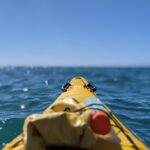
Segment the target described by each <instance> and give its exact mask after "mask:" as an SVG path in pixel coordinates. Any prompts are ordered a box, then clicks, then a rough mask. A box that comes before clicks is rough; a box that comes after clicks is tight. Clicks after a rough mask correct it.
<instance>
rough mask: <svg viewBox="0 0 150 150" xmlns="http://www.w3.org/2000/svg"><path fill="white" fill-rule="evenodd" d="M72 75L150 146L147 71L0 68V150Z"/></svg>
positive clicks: (42, 108) (53, 97) (43, 107)
mask: <svg viewBox="0 0 150 150" xmlns="http://www.w3.org/2000/svg"><path fill="white" fill-rule="evenodd" d="M74 76H84V77H86V78H87V79H88V80H89V81H90V82H91V83H93V84H94V85H95V86H96V87H97V94H98V96H100V98H101V100H102V101H104V102H105V103H106V104H107V105H108V106H110V108H111V109H112V110H113V112H114V113H115V114H116V115H117V116H119V118H120V119H121V120H122V121H123V122H124V123H125V124H126V125H127V126H128V127H129V128H130V129H131V130H132V131H133V132H134V133H135V134H136V135H137V136H139V137H140V138H141V139H142V140H143V141H144V142H145V143H147V144H148V145H150V130H149V129H150V128H149V124H150V92H149V91H150V69H149V68H147V69H146V68H145V69H141V68H132V69H131V68H124V69H123V68H98V67H96V68H88V67H87V68H71V67H70V68H60V67H45V68H42V67H13V68H9V67H8V68H7V67H6V68H5V67H4V68H0V135H1V136H0V149H1V147H2V144H3V143H7V142H9V141H10V140H11V139H12V138H14V137H15V136H17V135H18V134H19V133H20V132H21V131H22V125H23V121H24V118H25V117H26V116H28V115H30V114H32V113H40V112H42V111H43V110H44V109H45V108H46V107H47V106H48V105H49V104H50V103H52V102H53V101H54V100H55V99H56V97H57V96H58V95H59V93H60V92H61V86H62V85H64V84H65V83H66V82H68V80H70V79H71V78H72V77H74Z"/></svg>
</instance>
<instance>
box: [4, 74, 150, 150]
mask: <svg viewBox="0 0 150 150" xmlns="http://www.w3.org/2000/svg"><path fill="white" fill-rule="evenodd" d="M69 98H73V99H75V101H76V102H77V103H78V104H79V108H83V107H85V101H86V100H87V99H96V100H97V99H98V97H97V96H96V94H95V93H94V92H93V90H91V88H90V86H88V82H87V81H86V80H85V79H84V78H82V77H75V78H73V79H72V80H71V82H70V83H69V84H67V86H66V87H65V89H64V92H62V94H61V95H60V96H59V97H58V98H57V99H56V100H55V101H54V103H53V104H52V105H50V106H49V107H48V108H47V109H46V110H45V111H44V112H43V113H45V114H46V113H50V112H51V110H52V109H53V108H54V106H55V105H56V104H58V103H59V102H61V101H62V100H64V99H69ZM98 100H99V101H100V103H101V104H102V105H103V106H104V108H105V109H106V110H107V112H109V113H110V114H111V116H110V122H111V128H112V131H113V132H112V133H111V135H110V134H109V135H99V141H98V142H97V143H96V145H95V146H94V147H93V148H92V149H97V150H98V149H99V148H101V149H107V150H109V149H111V150H148V149H149V148H148V147H147V146H146V145H145V144H144V143H143V142H142V141H141V140H139V139H138V138H137V137H136V136H135V135H134V134H133V133H132V132H131V131H130V130H129V129H128V128H127V127H125V125H124V124H123V123H122V122H121V121H120V120H119V119H118V118H117V117H116V116H115V115H114V113H113V112H112V110H111V109H110V108H109V107H108V106H106V105H105V104H104V103H103V102H102V101H101V100H100V99H98ZM57 109H60V111H61V109H62V107H60V108H57ZM63 109H64V108H63ZM62 111H63V110H62ZM3 150H24V142H23V139H22V134H21V135H19V136H18V137H17V138H15V139H14V140H13V141H12V142H10V143H9V144H8V145H7V146H6V147H4V148H3Z"/></svg>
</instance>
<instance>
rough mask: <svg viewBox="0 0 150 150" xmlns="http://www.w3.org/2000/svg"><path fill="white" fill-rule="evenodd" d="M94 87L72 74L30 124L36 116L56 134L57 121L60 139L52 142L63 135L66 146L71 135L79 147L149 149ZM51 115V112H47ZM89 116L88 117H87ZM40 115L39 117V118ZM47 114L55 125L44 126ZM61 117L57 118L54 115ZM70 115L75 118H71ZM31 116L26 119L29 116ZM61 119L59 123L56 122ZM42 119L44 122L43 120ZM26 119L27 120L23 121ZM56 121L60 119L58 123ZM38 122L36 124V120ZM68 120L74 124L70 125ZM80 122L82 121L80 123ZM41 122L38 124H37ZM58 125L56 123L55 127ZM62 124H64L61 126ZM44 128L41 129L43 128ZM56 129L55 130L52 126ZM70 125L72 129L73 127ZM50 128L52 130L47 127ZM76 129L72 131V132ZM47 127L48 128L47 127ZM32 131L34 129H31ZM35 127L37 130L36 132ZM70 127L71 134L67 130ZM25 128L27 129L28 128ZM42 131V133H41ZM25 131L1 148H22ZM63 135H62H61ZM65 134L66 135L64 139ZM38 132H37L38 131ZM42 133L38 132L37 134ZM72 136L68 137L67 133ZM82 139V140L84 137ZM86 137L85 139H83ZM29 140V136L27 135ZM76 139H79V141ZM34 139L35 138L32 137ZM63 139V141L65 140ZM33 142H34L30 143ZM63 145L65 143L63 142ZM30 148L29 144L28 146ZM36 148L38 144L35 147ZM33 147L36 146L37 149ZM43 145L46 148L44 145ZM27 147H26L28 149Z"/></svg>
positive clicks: (16, 149) (112, 149) (23, 146)
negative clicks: (81, 133)
mask: <svg viewBox="0 0 150 150" xmlns="http://www.w3.org/2000/svg"><path fill="white" fill-rule="evenodd" d="M95 90H96V88H95V87H93V86H92V85H91V84H89V83H88V82H87V81H86V80H85V79H84V78H83V77H75V78H73V79H72V80H71V81H70V83H67V84H66V85H65V86H64V87H63V88H62V91H63V92H62V94H61V95H60V96H59V97H58V98H57V99H56V100H55V101H54V103H53V104H51V105H50V106H49V107H48V108H47V109H46V110H45V111H44V112H43V114H41V115H39V116H38V119H37V118H36V119H35V118H34V119H33V120H34V121H33V120H32V127H33V123H35V124H34V125H37V124H38V122H39V120H40V121H41V122H42V128H43V127H44V128H45V130H46V131H47V134H49V133H48V132H50V133H52V132H53V133H54V134H53V136H54V135H56V134H57V133H58V131H59V128H60V125H59V124H62V125H61V130H60V131H59V133H58V135H59V138H58V137H57V139H61V140H60V141H59V140H58V141H54V143H55V142H56V143H58V145H61V144H60V143H61V142H62V143H63V142H64V141H63V140H64V139H65V138H66V139H65V140H66V141H67V142H68V143H70V145H69V144H68V143H67V144H66V145H67V146H72V145H73V144H72V143H71V142H72V141H70V140H69V139H70V138H72V137H73V136H74V141H73V143H74V145H76V147H78V148H87V149H93V150H99V149H103V150H104V149H107V150H148V149H149V148H148V147H147V146H146V145H145V144H144V143H143V142H142V141H141V140H140V139H138V138H137V137H136V136H135V135H134V134H133V133H132V132H131V131H130V130H129V129H128V128H127V127H125V125H124V124H123V123H122V122H121V121H120V120H119V119H118V118H117V117H116V116H115V115H114V113H113V112H112V110H111V109H110V108H109V107H108V106H106V105H105V104H104V103H103V102H102V101H101V100H100V99H99V98H98V97H97V96H96V94H95V93H94V92H95ZM50 115H53V116H50ZM62 116H63V117H64V118H65V119H66V118H67V121H68V122H69V121H70V122H69V126H68V124H67V125H65V127H66V126H68V128H67V127H66V129H65V127H64V126H63V124H65V123H64V122H65V119H63V120H62V119H61V118H62ZM87 116H88V117H87ZM39 118H40V119H39ZM47 118H49V122H48V123H50V125H51V124H53V122H54V120H57V121H56V122H57V124H56V126H55V128H54V126H52V125H51V126H49V129H47V128H46V121H45V120H48V119H47ZM55 118H60V119H55ZM72 118H75V119H74V120H72ZM30 119H31V117H30V118H29V117H28V119H26V120H30ZM60 120H61V123H60V122H59V121H60ZM79 120H81V122H79ZM44 121H45V122H44ZM26 122H27V121H26ZM26 122H25V125H24V128H25V130H28V129H26V128H29V127H28V126H29V125H30V121H28V122H27V123H26ZM58 122H59V123H58ZM36 123H37V124H36ZM70 124H73V125H72V126H70ZM81 124H82V125H81ZM40 125H41V124H40ZM57 126H59V127H58V128H57ZM38 127H39V128H38V129H39V131H40V134H43V135H42V136H43V137H46V135H44V131H42V130H40V126H38ZM63 127H64V128H63ZM44 128H43V130H44ZM53 128H54V129H56V130H57V131H56V130H55V131H54V130H53V131H52V129H53ZM72 128H73V129H72ZM81 128H82V129H83V128H84V131H87V132H88V134H87V135H88V136H85V135H86V134H85V133H84V135H82V136H83V137H82V142H81V137H78V136H76V135H77V132H78V131H79V129H81ZM50 129H51V130H50ZM74 129H75V132H74ZM49 130H50V131H49ZM62 130H65V131H64V132H65V133H60V132H62ZM32 131H33V130H32ZM39 131H38V132H39ZM69 131H71V133H73V134H69ZM27 132H28V131H27ZM41 132H42V133H41ZM24 134H26V132H25V131H24V132H23V134H21V135H19V136H18V137H17V138H15V139H14V140H13V141H12V142H10V143H9V144H7V146H6V147H4V148H3V150H24V149H27V148H26V146H25V143H26V141H25V137H24V136H25V135H24ZM62 135H63V136H65V137H61V136H62ZM67 135H68V137H69V138H68V139H67ZM30 136H31V137H32V135H31V132H30V133H27V137H26V138H29V137H30ZM38 136H39V135H38ZM40 136H41V135H40ZM53 136H51V137H50V136H49V138H52V140H53V139H54V137H53ZM70 136H71V137H70ZM83 139H84V140H83ZM85 139H86V141H85ZM26 140H28V139H26ZM52 140H50V139H46V140H45V141H46V142H47V143H48V142H49V143H50V142H51V141H52ZM78 140H79V142H78ZM34 142H35V143H36V141H35V140H34ZM64 143H65V142H64ZM31 145H32V146H33V145H34V144H33V143H31ZM64 145H65V144H64ZM30 149H31V148H30ZM37 149H38V148H37ZM37 149H36V150H37ZM45 149H46V148H45ZM27 150H28V149H27Z"/></svg>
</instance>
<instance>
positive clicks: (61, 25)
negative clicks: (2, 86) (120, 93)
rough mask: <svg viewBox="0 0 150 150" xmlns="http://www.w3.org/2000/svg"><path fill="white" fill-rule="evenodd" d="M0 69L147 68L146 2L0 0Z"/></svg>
mask: <svg viewBox="0 0 150 150" xmlns="http://www.w3.org/2000/svg"><path fill="white" fill-rule="evenodd" d="M0 65H1V66H2V65H35V66H36V65H40V66H43V65H44V66H150V0H0Z"/></svg>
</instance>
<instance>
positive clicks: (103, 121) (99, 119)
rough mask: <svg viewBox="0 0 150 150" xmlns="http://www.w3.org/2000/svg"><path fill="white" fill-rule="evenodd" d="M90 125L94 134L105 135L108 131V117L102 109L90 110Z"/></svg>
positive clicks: (109, 126) (109, 125) (109, 127)
mask: <svg viewBox="0 0 150 150" xmlns="http://www.w3.org/2000/svg"><path fill="white" fill-rule="evenodd" d="M90 126H91V128H92V130H93V131H94V132H95V133H96V134H102V135H106V134H108V133H109V132H110V129H111V124H110V120H109V117H108V116H107V114H106V113H105V112H103V111H92V114H91V120H90Z"/></svg>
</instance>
